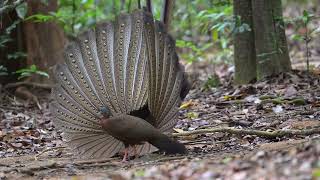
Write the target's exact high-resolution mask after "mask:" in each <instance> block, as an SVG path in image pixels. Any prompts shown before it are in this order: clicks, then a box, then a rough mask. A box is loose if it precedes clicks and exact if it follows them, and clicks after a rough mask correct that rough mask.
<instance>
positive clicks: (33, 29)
mask: <svg viewBox="0 0 320 180" xmlns="http://www.w3.org/2000/svg"><path fill="white" fill-rule="evenodd" d="M27 2H28V15H32V14H37V13H43V14H46V13H48V12H50V11H55V10H56V9H57V1H56V0H51V1H49V5H48V6H46V5H45V4H43V3H40V2H39V1H38V0H28V1H27ZM24 37H25V39H24V40H25V43H26V50H27V55H28V56H27V64H28V65H32V64H35V65H37V67H38V68H39V69H40V70H44V71H49V70H50V67H52V66H53V65H55V64H56V63H58V62H62V60H63V54H62V52H63V48H64V45H65V43H66V38H65V35H64V32H63V30H62V28H60V27H59V26H58V25H57V24H55V23H53V22H47V23H34V22H31V21H27V22H25V23H24Z"/></svg>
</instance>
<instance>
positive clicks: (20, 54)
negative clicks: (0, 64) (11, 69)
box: [7, 51, 27, 59]
mask: <svg viewBox="0 0 320 180" xmlns="http://www.w3.org/2000/svg"><path fill="white" fill-rule="evenodd" d="M21 57H27V54H26V53H24V52H19V51H17V52H14V53H13V54H8V55H7V58H8V59H19V58H21Z"/></svg>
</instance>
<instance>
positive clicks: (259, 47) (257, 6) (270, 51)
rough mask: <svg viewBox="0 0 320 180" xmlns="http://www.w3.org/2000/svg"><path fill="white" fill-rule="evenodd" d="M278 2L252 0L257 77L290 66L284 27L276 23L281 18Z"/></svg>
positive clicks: (288, 68)
mask: <svg viewBox="0 0 320 180" xmlns="http://www.w3.org/2000/svg"><path fill="white" fill-rule="evenodd" d="M277 1H278V2H277ZM279 2H280V1H279V0H252V9H253V22H254V26H253V27H254V33H255V49H256V60H257V77H258V79H261V78H263V77H266V76H270V75H272V74H278V73H279V72H284V71H288V70H290V68H291V67H290V59H289V55H288V49H287V44H286V40H285V37H284V36H285V34H284V29H283V28H279V27H278V25H277V24H279V25H280V24H281V23H278V22H279V18H280V19H281V18H282V10H279V9H281V8H282V7H281V2H280V3H279ZM279 6H280V7H279ZM279 11H281V12H279Z"/></svg>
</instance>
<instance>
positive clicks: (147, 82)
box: [52, 10, 189, 158]
mask: <svg viewBox="0 0 320 180" xmlns="http://www.w3.org/2000/svg"><path fill="white" fill-rule="evenodd" d="M65 61H66V63H65V64H62V65H57V67H56V69H55V77H56V81H57V86H56V87H55V88H54V89H53V96H54V98H55V100H56V101H55V102H54V103H53V104H52V112H53V114H54V116H55V120H54V123H55V125H56V126H57V127H58V128H59V129H61V130H62V132H63V135H64V138H65V139H66V140H67V142H68V144H69V145H70V146H71V147H72V148H73V149H74V150H76V151H77V152H78V153H79V154H80V156H81V157H93V158H101V157H111V156H114V155H115V154H116V153H119V152H122V151H124V149H125V148H126V147H128V146H129V145H134V146H135V147H136V153H138V154H145V153H149V152H153V151H155V150H157V149H159V150H160V151H164V152H166V153H185V152H186V149H185V147H184V146H183V145H182V144H180V143H178V142H177V141H174V140H171V139H170V138H169V137H168V136H166V135H164V134H163V133H167V132H171V130H172V128H173V126H174V125H175V123H176V116H177V112H178V106H179V105H180V102H181V99H183V98H184V97H185V96H186V94H187V93H188V90H189V84H188V82H187V81H186V79H185V77H184V67H183V66H182V65H181V64H179V62H178V57H177V54H176V52H175V42H174V40H173V39H172V38H171V36H170V35H169V34H168V33H167V32H166V31H165V30H164V26H163V25H162V23H161V22H158V21H154V20H153V17H152V15H151V14H150V13H149V12H145V11H142V10H136V11H134V12H133V13H132V14H121V15H120V16H118V17H117V18H116V20H115V22H105V23H102V24H99V25H97V27H96V29H91V30H89V31H87V32H84V33H83V34H81V35H80V36H79V37H78V38H77V40H76V41H74V42H71V43H70V44H69V45H68V46H67V48H66V50H65Z"/></svg>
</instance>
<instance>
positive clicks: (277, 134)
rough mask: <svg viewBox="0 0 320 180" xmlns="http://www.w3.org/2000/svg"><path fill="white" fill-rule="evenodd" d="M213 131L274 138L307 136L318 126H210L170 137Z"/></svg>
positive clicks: (319, 131) (314, 132)
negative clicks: (264, 127)
mask: <svg viewBox="0 0 320 180" xmlns="http://www.w3.org/2000/svg"><path fill="white" fill-rule="evenodd" d="M215 132H223V133H230V134H237V135H256V136H260V137H265V138H276V137H284V136H296V135H303V136H308V135H312V134H318V133H320V128H313V129H303V130H276V131H260V130H252V129H236V128H233V127H222V128H210V129H199V130H194V131H187V132H180V133H173V134H172V135H171V136H172V137H178V136H190V135H195V134H207V133H215Z"/></svg>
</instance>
